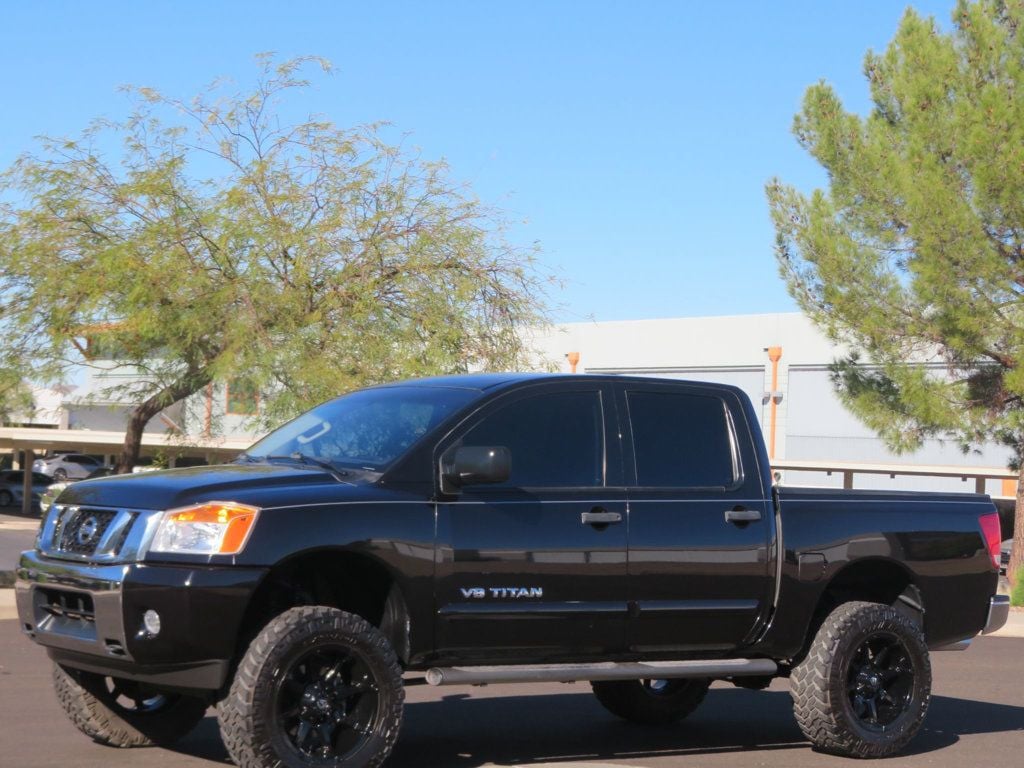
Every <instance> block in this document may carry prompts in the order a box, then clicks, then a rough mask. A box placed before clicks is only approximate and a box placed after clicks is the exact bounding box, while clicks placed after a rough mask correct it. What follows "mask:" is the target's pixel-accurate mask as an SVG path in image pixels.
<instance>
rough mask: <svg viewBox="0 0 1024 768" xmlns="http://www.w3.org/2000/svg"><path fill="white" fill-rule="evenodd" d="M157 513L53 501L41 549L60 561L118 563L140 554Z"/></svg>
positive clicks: (42, 532)
mask: <svg viewBox="0 0 1024 768" xmlns="http://www.w3.org/2000/svg"><path fill="white" fill-rule="evenodd" d="M154 514H157V513H155V512H151V511H148V510H134V509H116V508H113V507H92V506H90V507H86V506H82V507H78V506H65V505H63V504H51V505H50V509H49V511H48V512H47V515H46V520H44V521H43V527H42V531H41V532H40V534H39V551H40V552H41V553H42V554H43V555H45V556H46V557H53V558H56V559H58V560H60V559H64V560H80V561H81V560H86V561H89V562H94V563H114V562H120V561H121V560H122V559H127V560H131V559H132V558H133V557H136V556H137V555H138V553H139V548H140V547H141V546H142V540H143V538H144V536H145V535H146V531H147V530H149V528H147V525H148V522H149V521H151V520H153V516H154Z"/></svg>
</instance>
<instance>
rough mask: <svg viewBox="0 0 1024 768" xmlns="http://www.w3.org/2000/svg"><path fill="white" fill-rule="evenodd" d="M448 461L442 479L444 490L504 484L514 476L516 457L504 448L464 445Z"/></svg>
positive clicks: (498, 446)
mask: <svg viewBox="0 0 1024 768" xmlns="http://www.w3.org/2000/svg"><path fill="white" fill-rule="evenodd" d="M449 455H451V462H450V463H448V462H445V464H444V466H443V469H442V473H441V480H442V481H443V482H442V485H443V486H444V490H446V491H449V492H450V491H451V489H452V488H461V487H463V486H465V485H483V484H485V483H504V482H505V481H506V480H508V479H509V477H511V475H512V454H511V453H510V452H509V450H508V448H505V447H504V446H500V445H488V446H482V445H464V446H460V447H459V448H456V449H455V453H454V454H449Z"/></svg>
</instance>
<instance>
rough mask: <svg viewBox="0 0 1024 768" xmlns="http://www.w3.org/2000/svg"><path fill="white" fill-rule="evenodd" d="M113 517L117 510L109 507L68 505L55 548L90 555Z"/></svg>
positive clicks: (115, 515)
mask: <svg viewBox="0 0 1024 768" xmlns="http://www.w3.org/2000/svg"><path fill="white" fill-rule="evenodd" d="M115 517H117V512H114V511H113V510H109V509H87V508H82V509H80V508H78V507H68V508H67V509H66V510H65V511H64V515H63V519H62V521H61V526H60V534H59V535H60V540H59V541H58V542H57V548H58V549H60V550H61V551H63V552H71V553H73V554H76V555H91V554H92V553H93V552H95V551H96V547H97V546H98V545H99V543H100V542H101V541H103V536H104V534H106V532H107V529H108V528H109V527H110V524H111V523H112V522H114V518H115Z"/></svg>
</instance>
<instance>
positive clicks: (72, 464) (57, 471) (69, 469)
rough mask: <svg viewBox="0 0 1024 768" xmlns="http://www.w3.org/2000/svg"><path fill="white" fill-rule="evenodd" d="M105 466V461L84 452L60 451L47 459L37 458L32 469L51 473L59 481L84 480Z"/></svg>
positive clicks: (46, 473)
mask: <svg viewBox="0 0 1024 768" xmlns="http://www.w3.org/2000/svg"><path fill="white" fill-rule="evenodd" d="M102 466H103V462H101V461H98V460H97V459H94V458H93V457H92V456H86V455H85V454H82V453H60V454H57V455H56V456H50V457H49V458H47V459H36V460H35V462H34V463H33V464H32V469H33V470H35V471H36V472H42V473H43V474H44V475H49V476H50V477H52V478H53V479H54V480H56V481H57V482H64V481H65V480H82V479H84V478H86V477H88V476H89V474H90V473H92V472H94V471H95V470H97V469H99V468H100V467H102Z"/></svg>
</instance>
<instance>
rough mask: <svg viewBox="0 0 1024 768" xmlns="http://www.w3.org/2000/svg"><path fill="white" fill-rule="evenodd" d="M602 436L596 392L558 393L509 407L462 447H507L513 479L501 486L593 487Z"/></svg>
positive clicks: (599, 473)
mask: <svg viewBox="0 0 1024 768" xmlns="http://www.w3.org/2000/svg"><path fill="white" fill-rule="evenodd" d="M603 435H604V430H603V428H602V416H601V397H600V394H599V393H597V392H563V393H558V394H548V395H535V396H533V397H527V398H524V399H523V400H519V401H516V402H514V403H509V404H508V405H506V406H505V407H503V408H501V409H499V410H497V411H495V412H494V413H492V414H491V415H489V416H487V417H485V418H484V420H483V421H481V422H480V423H479V424H477V425H476V426H475V427H473V428H472V429H471V430H470V431H469V432H468V433H467V434H466V436H465V437H464V438H463V439H462V442H461V445H503V446H505V447H506V448H508V449H509V451H511V453H512V476H511V478H510V479H509V481H508V482H507V483H504V484H503V485H505V486H513V487H520V488H529V487H539V486H547V487H565V486H596V485H603V483H604V439H603ZM491 487H494V486H491Z"/></svg>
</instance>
